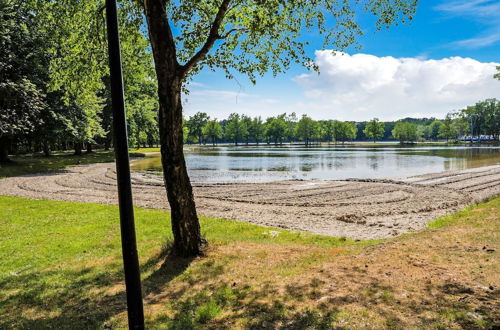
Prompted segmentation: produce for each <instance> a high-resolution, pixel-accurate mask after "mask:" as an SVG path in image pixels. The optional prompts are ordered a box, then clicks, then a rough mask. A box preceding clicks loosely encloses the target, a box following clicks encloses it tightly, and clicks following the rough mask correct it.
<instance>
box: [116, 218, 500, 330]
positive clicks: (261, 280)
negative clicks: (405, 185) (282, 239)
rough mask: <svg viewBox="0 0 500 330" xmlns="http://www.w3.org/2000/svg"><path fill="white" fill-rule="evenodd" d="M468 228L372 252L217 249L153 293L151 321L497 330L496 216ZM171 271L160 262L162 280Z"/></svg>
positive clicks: (405, 240)
mask: <svg viewBox="0 0 500 330" xmlns="http://www.w3.org/2000/svg"><path fill="white" fill-rule="evenodd" d="M464 220H466V221H467V220H468V219H464ZM470 220H471V223H470V224H467V223H462V224H460V225H455V226H452V227H448V228H446V229H439V230H433V231H428V232H423V233H419V234H417V235H413V236H406V237H401V238H399V239H396V240H393V241H390V242H387V243H384V244H381V245H377V246H374V247H369V248H364V249H362V248H357V247H355V246H352V247H346V248H345V249H331V248H322V247H308V246H306V245H280V244H265V245H264V244H255V243H244V242H240V243H234V244H230V245H225V246H218V247H212V249H211V250H209V251H208V252H207V255H206V256H205V257H203V258H199V259H197V260H195V261H194V262H193V263H192V264H191V265H190V266H189V267H188V268H187V269H186V271H184V272H183V273H182V274H181V275H179V276H178V277H176V278H174V279H173V280H172V281H170V282H168V283H165V284H163V285H161V287H159V288H158V291H157V292H150V293H149V294H148V295H147V297H146V302H147V303H146V310H147V316H148V322H149V323H150V325H151V326H153V327H154V326H159V325H160V324H163V325H164V326H166V325H168V326H170V327H174V328H175V327H176V326H177V327H189V326H194V327H200V326H203V327H206V328H213V329H220V328H255V329H257V328H258V329H262V328H264V329H276V328H278V329H281V328H283V329H303V328H311V329H313V328H325V329H330V328H349V329H351V328H352V329H360V328H368V329H382V328H389V329H418V328H425V329H427V328H437V329H460V328H465V329H481V328H490V327H491V328H493V327H494V326H495V325H496V326H498V325H500V318H499V315H500V288H499V287H498V283H500V275H499V269H500V264H499V260H500V259H499V258H498V255H497V254H498V246H494V247H493V246H491V244H498V229H499V228H498V226H499V218H498V212H496V213H492V214H491V215H489V216H485V217H484V216H483V217H482V219H479V218H478V219H470ZM486 242H487V243H486ZM485 244H489V245H490V246H489V247H485ZM488 250H494V251H493V252H491V251H490V252H488ZM169 267H171V266H169V262H168V261H167V262H166V263H158V265H157V269H158V270H157V271H158V272H160V274H161V272H163V275H161V276H158V278H164V277H165V274H168V273H169ZM147 281H148V280H146V282H147ZM150 285H151V286H153V287H154V286H156V284H155V281H152V282H150ZM149 306H151V307H152V308H151V309H149ZM123 316H124V315H123ZM190 322H191V323H190Z"/></svg>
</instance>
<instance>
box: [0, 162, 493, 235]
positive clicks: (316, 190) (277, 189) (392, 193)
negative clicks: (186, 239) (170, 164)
mask: <svg viewBox="0 0 500 330" xmlns="http://www.w3.org/2000/svg"><path fill="white" fill-rule="evenodd" d="M198 175H199V177H203V176H207V175H213V171H210V173H203V172H200V173H198ZM132 181H133V194H134V202H135V204H136V205H138V206H142V207H150V208H159V209H168V203H167V199H166V194H165V189H164V187H163V182H162V179H161V178H160V177H159V176H157V175H155V174H152V173H143V172H133V173H132ZM193 189H194V194H195V199H196V205H197V207H198V213H199V214H200V215H204V216H209V217H217V218H226V219H235V220H240V221H247V222H251V223H255V224H259V225H267V226H273V227H279V228H286V229H293V230H303V231H308V232H312V233H316V234H323V235H331V236H345V237H350V238H356V239H368V238H386V237H392V236H396V235H400V234H402V233H405V232H408V231H413V230H418V229H421V228H423V227H425V225H426V223H428V222H429V221H431V220H433V219H435V218H437V217H439V216H442V215H444V214H448V213H451V212H454V211H456V210H458V209H462V208H464V207H466V206H467V205H470V204H473V203H476V202H479V201H481V200H484V199H486V198H489V197H492V196H495V195H498V194H500V165H494V166H487V167H480V168H475V169H469V170H463V171H453V172H452V171H449V172H441V173H433V174H425V175H420V176H415V177H409V178H406V179H403V180H399V181H394V180H384V179H381V180H379V179H347V180H335V181H320V180H306V181H300V180H285V181H274V182H268V183H224V184H222V183H220V184H212V183H211V184H202V183H196V184H194V185H193ZM0 195H11V196H21V197H29V198H38V199H53V200H64V201H74V202H88V203H103V204H117V196H116V195H117V194H116V173H115V168H114V163H104V164H91V165H83V166H76V167H72V168H68V169H66V170H62V171H56V172H51V173H42V174H36V175H26V176H21V177H13V178H6V179H1V180H0Z"/></svg>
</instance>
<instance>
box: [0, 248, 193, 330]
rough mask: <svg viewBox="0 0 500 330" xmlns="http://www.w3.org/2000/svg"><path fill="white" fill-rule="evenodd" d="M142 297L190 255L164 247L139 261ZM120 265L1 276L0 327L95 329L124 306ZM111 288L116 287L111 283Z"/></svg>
mask: <svg viewBox="0 0 500 330" xmlns="http://www.w3.org/2000/svg"><path fill="white" fill-rule="evenodd" d="M162 260H164V262H163V264H162V266H161V267H160V268H159V269H158V270H156V271H154V272H153V273H152V274H151V275H150V276H148V277H147V278H145V279H143V283H142V284H143V297H145V296H147V295H149V294H151V293H157V292H159V291H160V290H161V288H163V287H164V286H165V285H167V284H168V283H169V282H170V281H172V280H173V279H175V278H176V277H177V276H179V275H181V274H182V273H183V272H184V271H185V270H186V269H187V268H188V267H189V266H190V264H191V263H192V261H193V260H194V258H189V259H184V258H178V257H175V256H173V255H171V254H170V250H168V249H164V250H162V251H161V253H159V254H157V255H155V256H153V257H151V258H150V259H149V260H147V261H146V262H145V263H144V264H143V265H142V266H141V270H142V271H147V270H149V269H151V268H152V267H154V266H156V265H157V264H158V263H160V262H161V261H162ZM123 283H124V279H123V271H122V268H121V264H116V263H115V264H107V265H105V266H104V267H86V268H83V269H77V270H74V269H73V270H71V269H62V268H60V269H52V270H47V271H35V270H34V271H25V272H24V273H21V274H10V275H7V276H5V277H3V278H0V329H10V328H21V329H95V328H102V327H103V326H107V322H108V321H109V320H110V319H111V318H112V317H113V316H116V315H118V314H120V313H122V312H125V311H126V308H127V306H126V294H125V290H124V289H123V286H122V284H123ZM114 287H116V288H117V289H116V290H113V288H114Z"/></svg>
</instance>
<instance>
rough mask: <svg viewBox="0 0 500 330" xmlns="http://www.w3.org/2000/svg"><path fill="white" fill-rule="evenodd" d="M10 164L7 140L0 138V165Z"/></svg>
mask: <svg viewBox="0 0 500 330" xmlns="http://www.w3.org/2000/svg"><path fill="white" fill-rule="evenodd" d="M7 162H10V159H9V139H7V137H3V136H2V137H0V163H7Z"/></svg>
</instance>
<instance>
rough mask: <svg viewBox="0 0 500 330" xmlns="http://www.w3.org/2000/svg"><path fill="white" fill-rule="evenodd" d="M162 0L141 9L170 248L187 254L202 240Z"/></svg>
mask: <svg viewBox="0 0 500 330" xmlns="http://www.w3.org/2000/svg"><path fill="white" fill-rule="evenodd" d="M163 3H164V1H163V0H146V1H145V2H144V10H145V14H146V20H147V23H148V29H149V36H150V40H151V45H152V48H153V55H154V60H155V69H156V75H157V78H158V98H159V105H160V109H159V129H160V145H161V162H162V167H163V177H164V181H165V186H166V189H167V197H168V201H169V204H170V210H171V218H172V231H173V234H174V246H173V248H174V250H173V252H174V253H175V254H177V255H179V256H183V257H190V256H196V255H199V254H200V248H201V245H202V244H203V243H204V240H203V239H202V237H201V234H200V224H199V221H198V216H197V214H196V206H195V202H194V198H193V190H192V187H191V182H190V181H189V176H188V173H187V169H186V162H185V160H184V150H183V129H182V103H181V86H182V76H181V74H180V72H179V64H178V63H177V58H176V53H175V46H174V42H173V35H172V32H171V30H170V27H169V25H168V21H167V16H166V13H165V8H164V4H163Z"/></svg>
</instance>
